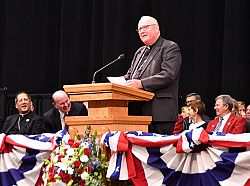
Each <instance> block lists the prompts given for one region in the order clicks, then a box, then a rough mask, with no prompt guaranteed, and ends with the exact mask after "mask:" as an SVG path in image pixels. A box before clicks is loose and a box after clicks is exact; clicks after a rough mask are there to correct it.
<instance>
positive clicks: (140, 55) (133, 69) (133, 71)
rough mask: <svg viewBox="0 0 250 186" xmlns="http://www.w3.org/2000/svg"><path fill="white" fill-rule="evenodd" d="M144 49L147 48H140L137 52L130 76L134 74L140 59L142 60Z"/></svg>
mask: <svg viewBox="0 0 250 186" xmlns="http://www.w3.org/2000/svg"><path fill="white" fill-rule="evenodd" d="M146 48H147V46H144V47H142V49H141V50H140V51H139V52H138V54H137V56H136V59H135V63H134V65H133V68H132V73H131V74H134V73H135V70H136V67H137V65H138V63H139V62H140V59H141V58H142V55H143V54H144V52H145V50H146Z"/></svg>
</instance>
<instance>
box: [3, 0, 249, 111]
mask: <svg viewBox="0 0 250 186" xmlns="http://www.w3.org/2000/svg"><path fill="white" fill-rule="evenodd" d="M249 4H250V1H249V0H240V1H235V0H234V1H233V0H224V1H223V0H221V1H218V0H206V1H204V0H200V1H198V0H197V1H187V0H172V1H170V0H119V1H118V0H73V1H72V0H25V1H20V0H0V87H3V86H7V87H8V93H15V92H17V91H19V90H26V91H28V92H29V93H52V92H54V91H55V90H57V89H61V88H62V86H63V85H65V84H78V83H91V81H92V74H93V72H94V71H95V70H97V69H98V68H100V67H102V66H104V65H105V64H107V63H108V62H110V61H111V60H113V59H115V58H117V57H118V56H119V54H121V53H124V54H125V55H126V57H125V59H124V60H123V61H121V62H118V63H116V64H114V65H113V66H110V67H109V68H108V69H106V70H104V71H103V72H101V73H99V74H97V77H96V82H105V81H106V76H119V75H123V74H124V73H125V72H126V71H127V69H128V67H129V65H130V62H131V59H132V57H133V54H134V52H135V50H136V49H137V48H138V47H139V46H141V45H142V43H141V42H140V40H139V37H138V34H137V33H136V32H135V29H136V28H137V22H138V20H139V18H140V17H141V16H142V15H151V16H154V17H155V18H157V20H158V21H159V24H160V28H161V33H162V36H163V37H164V38H167V39H170V40H173V41H175V42H177V43H178V44H179V45H180V47H181V51H182V57H183V63H182V67H181V76H180V84H179V85H180V86H179V88H180V89H179V95H180V97H184V96H185V94H187V93H189V92H198V93H200V94H201V96H202V98H203V100H204V101H205V103H206V105H207V106H208V112H210V113H211V114H213V113H214V112H213V110H212V108H213V104H214V98H215V97H216V96H217V95H219V94H222V93H226V94H230V95H231V96H233V97H234V98H236V99H238V100H243V101H245V102H247V103H249V87H250V86H249V85H250V78H249V77H247V74H248V71H249V69H250V63H249V62H250V53H249V46H250V45H249V43H250V39H249V35H250V34H249V33H250V21H249V20H250V11H249V7H250V6H249ZM181 104H182V103H181Z"/></svg>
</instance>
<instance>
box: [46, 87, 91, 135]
mask: <svg viewBox="0 0 250 186" xmlns="http://www.w3.org/2000/svg"><path fill="white" fill-rule="evenodd" d="M52 100H53V102H52V104H53V106H54V108H52V109H50V110H48V111H46V112H45V113H44V114H43V119H44V127H45V129H46V131H47V132H49V133H56V132H57V131H59V130H63V129H67V128H66V125H65V120H64V118H65V116H66V115H67V116H87V115H88V111H87V108H86V106H85V105H84V104H81V103H76V102H72V103H71V102H70V100H69V96H68V95H67V94H66V93H65V92H64V91H63V90H58V91H56V92H55V93H54V94H53V95H52Z"/></svg>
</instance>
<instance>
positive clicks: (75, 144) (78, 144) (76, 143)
mask: <svg viewBox="0 0 250 186" xmlns="http://www.w3.org/2000/svg"><path fill="white" fill-rule="evenodd" d="M80 144H81V143H80V142H75V143H74V144H73V145H72V146H71V147H72V148H77V147H79V146H80Z"/></svg>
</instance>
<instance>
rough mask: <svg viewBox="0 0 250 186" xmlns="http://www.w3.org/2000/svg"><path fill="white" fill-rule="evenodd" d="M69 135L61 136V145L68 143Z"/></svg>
mask: <svg viewBox="0 0 250 186" xmlns="http://www.w3.org/2000/svg"><path fill="white" fill-rule="evenodd" d="M69 138H70V135H69V133H67V134H66V135H64V136H63V139H62V143H64V144H67V143H68V141H69Z"/></svg>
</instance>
